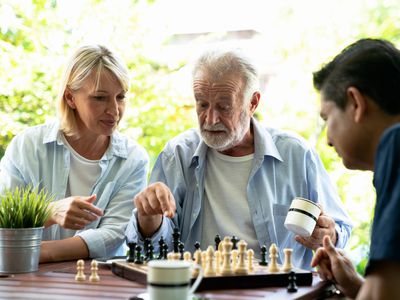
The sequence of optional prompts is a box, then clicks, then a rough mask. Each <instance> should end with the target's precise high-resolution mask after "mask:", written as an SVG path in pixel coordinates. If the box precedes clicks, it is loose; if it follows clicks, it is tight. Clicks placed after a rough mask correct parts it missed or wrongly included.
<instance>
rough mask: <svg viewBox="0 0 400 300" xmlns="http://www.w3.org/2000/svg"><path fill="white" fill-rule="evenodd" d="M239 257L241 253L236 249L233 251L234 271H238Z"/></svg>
mask: <svg viewBox="0 0 400 300" xmlns="http://www.w3.org/2000/svg"><path fill="white" fill-rule="evenodd" d="M238 256H239V252H238V251H237V250H236V249H235V250H232V251H231V265H232V270H233V271H235V270H236V265H237V261H238Z"/></svg>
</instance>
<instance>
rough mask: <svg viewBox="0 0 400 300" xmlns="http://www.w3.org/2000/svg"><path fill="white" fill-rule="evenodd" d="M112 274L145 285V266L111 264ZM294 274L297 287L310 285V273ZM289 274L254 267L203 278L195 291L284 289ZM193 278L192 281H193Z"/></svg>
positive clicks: (124, 263)
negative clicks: (245, 273) (234, 272)
mask: <svg viewBox="0 0 400 300" xmlns="http://www.w3.org/2000/svg"><path fill="white" fill-rule="evenodd" d="M111 269H112V272H113V273H114V274H115V275H117V276H120V277H123V278H125V279H128V280H132V281H135V282H138V283H141V284H144V285H146V283H147V266H146V265H138V264H134V263H128V262H124V261H117V262H113V263H112V266H111ZM292 271H294V272H296V279H297V280H296V283H297V285H299V286H310V285H311V284H312V273H311V271H306V270H301V269H298V268H293V269H292ZM288 277H289V273H285V272H276V273H270V272H268V267H264V266H259V265H257V266H256V265H255V269H254V272H253V273H251V274H248V275H230V276H222V275H215V276H210V277H203V280H202V281H201V283H200V285H199V287H198V288H197V291H202V290H220V289H248V288H261V287H286V286H287V285H288ZM194 280H195V278H193V279H192V281H194Z"/></svg>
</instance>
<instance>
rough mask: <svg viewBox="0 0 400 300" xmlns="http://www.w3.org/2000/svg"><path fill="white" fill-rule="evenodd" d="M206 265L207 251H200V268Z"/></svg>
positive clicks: (204, 267)
mask: <svg viewBox="0 0 400 300" xmlns="http://www.w3.org/2000/svg"><path fill="white" fill-rule="evenodd" d="M206 265H207V251H202V252H201V268H202V269H203V270H205V269H206Z"/></svg>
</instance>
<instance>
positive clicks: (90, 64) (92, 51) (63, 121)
mask: <svg viewBox="0 0 400 300" xmlns="http://www.w3.org/2000/svg"><path fill="white" fill-rule="evenodd" d="M105 70H108V71H109V72H111V73H112V74H113V75H114V76H115V77H116V79H117V80H118V81H119V83H120V84H121V86H122V89H123V90H124V91H125V92H127V91H128V90H129V72H128V69H127V67H126V66H125V64H124V63H123V62H122V60H121V59H119V58H118V57H117V56H116V55H115V54H114V53H113V52H111V51H110V50H109V49H107V48H106V47H104V46H101V45H88V46H83V47H81V48H79V49H78V50H76V51H75V53H74V54H73V55H72V57H71V59H70V60H69V64H68V65H67V68H66V69H65V73H64V76H63V79H62V81H61V87H60V91H59V94H58V113H59V117H60V129H61V130H62V131H63V132H64V133H65V134H66V135H68V136H74V135H78V128H77V124H76V118H75V111H74V110H73V109H72V108H71V107H70V106H69V105H68V103H67V101H66V99H65V91H66V89H70V90H71V91H77V90H79V89H80V88H81V87H82V86H83V84H84V81H85V80H86V79H87V78H88V77H89V76H90V75H91V74H93V72H94V74H95V82H94V83H95V86H96V88H97V87H98V85H99V81H100V76H101V74H102V73H103V72H104V71H105Z"/></svg>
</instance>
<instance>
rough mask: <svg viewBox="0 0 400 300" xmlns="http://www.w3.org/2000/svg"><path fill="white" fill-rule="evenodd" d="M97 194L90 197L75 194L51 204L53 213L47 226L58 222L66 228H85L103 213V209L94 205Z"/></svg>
mask: <svg viewBox="0 0 400 300" xmlns="http://www.w3.org/2000/svg"><path fill="white" fill-rule="evenodd" d="M95 200H96V195H92V196H89V197H81V196H73V197H68V198H64V199H61V200H58V201H54V202H52V203H51V204H50V207H51V210H52V214H51V216H50V218H49V219H48V220H47V221H46V223H45V226H46V227H48V226H51V225H54V224H58V225H60V226H61V227H63V228H66V229H74V230H79V229H83V228H84V227H85V226H86V225H88V224H89V223H91V222H93V221H95V220H97V219H98V218H99V217H101V216H102V215H103V212H102V210H101V209H99V208H98V207H96V206H95V205H93V202H94V201H95Z"/></svg>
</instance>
